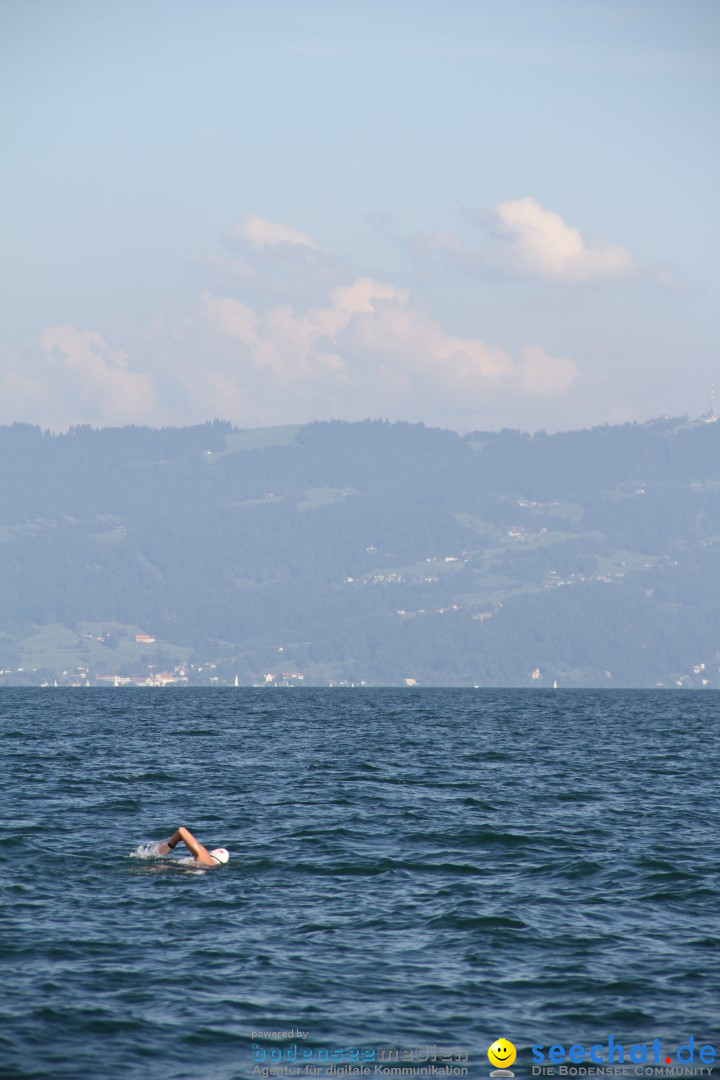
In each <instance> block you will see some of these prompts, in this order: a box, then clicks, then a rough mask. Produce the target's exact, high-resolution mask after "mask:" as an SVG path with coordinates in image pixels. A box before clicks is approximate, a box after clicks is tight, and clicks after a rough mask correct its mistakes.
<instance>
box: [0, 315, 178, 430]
mask: <svg viewBox="0 0 720 1080" xmlns="http://www.w3.org/2000/svg"><path fill="white" fill-rule="evenodd" d="M0 367H1V370H0V389H1V390H2V393H1V394H0V398H1V399H2V403H3V408H2V413H0V418H2V419H6V420H7V421H11V420H17V419H24V420H27V421H31V422H35V423H38V422H39V423H43V424H46V425H47V426H48V427H66V426H68V425H69V424H72V423H92V424H98V425H102V424H124V423H131V422H143V421H146V422H147V421H150V420H151V418H152V417H153V416H154V414H155V409H156V404H157V401H156V396H155V389H154V385H153V380H152V379H151V378H150V377H149V376H148V375H146V374H141V373H139V372H136V371H132V370H131V369H130V367H129V365H128V360H127V356H126V355H125V353H123V352H121V351H118V350H114V349H112V348H111V347H110V346H109V345H108V344H107V342H106V341H104V340H103V338H102V337H101V336H100V335H99V334H96V333H94V332H93V331H90V330H85V331H81V330H77V329H76V328H75V327H74V326H71V325H69V324H67V325H64V326H55V327H52V328H50V329H48V330H45V331H44V332H43V333H42V334H41V336H40V338H39V339H38V341H37V342H36V343H35V345H34V347H32V348H30V349H29V350H27V351H26V352H25V353H21V352H19V351H15V352H6V353H5V354H4V355H3V357H2V361H1V363H0Z"/></svg>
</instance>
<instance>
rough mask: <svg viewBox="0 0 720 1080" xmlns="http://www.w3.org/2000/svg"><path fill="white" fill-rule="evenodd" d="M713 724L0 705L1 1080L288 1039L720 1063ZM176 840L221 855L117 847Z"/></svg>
mask: <svg viewBox="0 0 720 1080" xmlns="http://www.w3.org/2000/svg"><path fill="white" fill-rule="evenodd" d="M719 706H720V695H719V694H717V693H714V692H707V693H695V692H690V691H682V692H678V693H672V692H662V691H661V692H617V691H616V692H600V691H598V692H594V691H568V692H565V691H561V690H559V691H555V692H552V691H549V692H543V691H537V692H536V691H530V692H526V691H492V690H479V691H473V690H467V691H466V690H451V691H445V690H428V691H423V690H420V691H415V690H402V691H400V690H397V691H394V690H387V691H382V690H377V691H376V690H349V691H343V690H324V691H323V690H319V691H314V690H304V691H301V690H288V691H283V690H215V691H200V690H199V691H194V690H187V691H172V690H164V691H152V690H149V691H132V690H94V689H87V690H53V689H47V690H7V689H6V690H3V691H0V714H1V717H2V720H1V730H2V744H1V745H2V753H3V756H4V769H3V785H2V796H1V797H2V800H3V802H4V804H5V810H4V813H3V844H2V849H1V858H2V889H1V892H0V903H1V912H0V918H1V920H2V947H1V951H0V961H1V964H2V973H3V974H2V981H1V983H0V1020H1V1023H0V1063H1V1064H0V1075H1V1076H3V1077H38V1078H42V1080H56V1078H57V1080H60V1078H72V1080H78V1078H85V1077H88V1078H90V1077H92V1078H93V1080H115V1078H120V1077H122V1078H128V1077H130V1078H135V1077H137V1078H141V1077H142V1078H143V1080H153V1078H163V1080H165V1078H181V1077H182V1078H189V1080H190V1078H191V1080H205V1078H213V1080H230V1078H238V1080H240V1078H241V1080H245V1078H250V1077H252V1076H253V1075H262V1072H255V1073H254V1072H253V1069H254V1068H256V1061H255V1060H254V1058H257V1057H258V1056H260V1055H261V1054H262V1052H263V1051H264V1052H265V1053H266V1059H265V1062H264V1063H263V1065H262V1066H261V1068H262V1067H264V1068H267V1066H268V1059H269V1055H270V1050H271V1048H273V1047H275V1053H276V1055H277V1054H279V1053H280V1051H281V1050H282V1049H283V1047H284V1052H285V1054H286V1056H290V1057H291V1058H292V1053H293V1051H292V1046H293V1044H295V1045H297V1044H298V1038H297V1036H296V1035H293V1036H292V1037H287V1038H285V1039H282V1038H281V1039H274V1040H273V1039H269V1040H268V1039H262V1038H258V1036H257V1035H255V1036H253V1032H258V1031H289V1030H291V1029H293V1030H295V1029H300V1030H301V1031H303V1032H307V1033H308V1034H307V1037H306V1039H305V1040H304V1042H303V1040H302V1039H301V1040H300V1044H301V1048H304V1049H305V1050H306V1051H307V1048H312V1054H313V1055H315V1056H314V1057H313V1060H315V1057H317V1056H320V1057H321V1056H322V1053H323V1052H324V1051H328V1052H331V1051H333V1050H334V1051H335V1054H336V1058H337V1056H338V1053H337V1051H338V1048H344V1049H347V1048H350V1049H352V1048H363V1047H364V1048H366V1049H367V1048H374V1049H375V1050H376V1051H377V1052H378V1053H379V1050H380V1049H383V1048H384V1049H385V1050H388V1049H389V1050H393V1049H398V1048H406V1049H407V1048H410V1050H412V1053H413V1055H415V1056H414V1057H413V1062H415V1061H416V1058H419V1057H420V1056H421V1055H422V1054H425V1055H426V1056H427V1055H429V1054H432V1053H435V1054H440V1051H441V1048H447V1047H453V1048H459V1050H460V1051H462V1052H464V1053H465V1055H466V1057H467V1060H466V1061H463V1062H462V1067H463V1068H465V1070H466V1072H465V1073H464V1075H467V1076H472V1077H476V1076H477V1077H480V1076H482V1077H485V1076H487V1075H488V1072H489V1069H490V1066H489V1063H488V1060H487V1056H486V1050H487V1047H488V1045H489V1044H490V1043H491V1042H493V1041H494V1040H495V1039H497V1038H498V1037H499V1036H503V1037H505V1038H506V1039H510V1040H511V1041H512V1042H513V1043H514V1044H515V1045H516V1047H517V1049H518V1058H517V1061H516V1063H515V1065H514V1070H515V1073H516V1075H517V1076H518V1077H527V1076H530V1067H531V1064H532V1060H531V1056H530V1047H531V1046H532V1045H534V1044H543V1046H545V1047H546V1048H547V1047H548V1046H549V1045H550V1044H551V1043H562V1044H564V1045H565V1047H566V1048H567V1047H568V1046H569V1045H570V1044H572V1043H578V1042H579V1043H582V1044H584V1045H585V1046H589V1045H590V1044H591V1043H602V1042H606V1041H607V1037H608V1035H610V1034H612V1036H613V1038H614V1040H615V1041H616V1042H618V1041H620V1042H624V1043H625V1044H630V1043H637V1042H649V1041H651V1040H652V1039H655V1038H660V1039H661V1040H662V1045H663V1048H665V1047H666V1046H669V1047H670V1048H671V1049H672V1051H673V1052H674V1048H675V1046H677V1045H678V1044H679V1043H681V1042H686V1041H687V1039H688V1037H689V1036H693V1037H694V1040H695V1045H696V1046H698V1045H699V1044H702V1043H712V1044H714V1045H715V1046H716V1047H718V1046H720V1038H719V1037H718V1035H719V1033H718V1027H719V1026H720V1025H718V1012H719V1010H718V1003H719V1002H720V949H719V946H720V902H719V899H720V892H719V889H720V830H719V827H718V822H719V821H720V795H719V785H718V780H719V778H720V752H719V750H718V740H717V730H718V707H719ZM180 824H184V825H187V826H188V827H189V828H190V829H192V831H193V832H194V833H195V834H196V835H197V836H198V838H199V839H200V840H202V841H203V842H204V843H206V844H207V845H208V846H210V847H213V846H219V845H224V846H226V847H228V848H229V849H230V850H231V852H232V859H231V861H230V863H229V864H228V866H226V867H221V868H217V869H213V870H210V871H207V872H203V873H198V872H197V870H196V869H195V868H193V867H190V866H188V865H187V864H186V863H184V862H182V861H180V859H179V858H177V857H175V856H173V857H171V858H165V859H160V858H138V857H136V856H135V857H133V856H131V853H132V852H134V851H137V849H138V847H139V846H140V845H142V844H147V843H149V842H151V841H155V840H159V839H161V838H162V837H166V836H168V835H169V834H170V833H171V832H172V831H173V830H174V829H175V827H176V826H178V825H180ZM178 854H179V851H178V853H176V855H178ZM254 1044H255V1045H254ZM428 1045H430V1046H436V1047H437V1048H438V1049H437V1050H436V1051H427V1050H425V1049H424V1048H425V1047H427V1046H428ZM258 1047H259V1048H260V1049H258ZM459 1056H460V1057H462V1053H461V1054H460V1055H459ZM343 1060H344V1061H345V1063H347V1062H348V1060H352V1058H351V1057H350V1058H349V1057H348V1056H347V1054H346V1056H345V1058H344V1059H343ZM376 1060H377V1059H376ZM695 1060H696V1061H697V1057H696V1058H695ZM286 1064H287V1063H286ZM436 1064H439V1063H437V1062H436ZM455 1066H456V1067H459V1062H458V1061H457V1060H456V1062H455ZM288 1067H289V1066H288ZM293 1067H295V1066H293ZM417 1067H418V1068H419V1065H418V1066H417ZM412 1068H413V1069H414V1068H416V1064H413V1065H412ZM285 1075H293V1073H287V1074H285ZM297 1075H306V1074H305V1072H304V1070H302V1069H300V1067H299V1066H298V1073H297ZM310 1075H312V1074H311V1073H310ZM314 1075H323V1076H324V1075H326V1072H325V1069H324V1067H323V1070H322V1072H317V1073H315V1074H314ZM328 1075H329V1074H328ZM406 1075H408V1076H411V1075H413V1072H412V1070H411V1069H410V1067H409V1066H408V1072H407V1074H406ZM418 1075H422V1074H418ZM458 1075H460V1074H458Z"/></svg>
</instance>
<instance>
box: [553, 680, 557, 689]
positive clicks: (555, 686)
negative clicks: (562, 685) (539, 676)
mask: <svg viewBox="0 0 720 1080" xmlns="http://www.w3.org/2000/svg"><path fill="white" fill-rule="evenodd" d="M553 690H557V679H553Z"/></svg>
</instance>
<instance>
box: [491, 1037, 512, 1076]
mask: <svg viewBox="0 0 720 1080" xmlns="http://www.w3.org/2000/svg"><path fill="white" fill-rule="evenodd" d="M516 1057H517V1050H516V1049H515V1047H514V1046H513V1044H512V1043H511V1042H509V1041H508V1040H507V1039H496V1040H495V1042H494V1043H493V1044H492V1046H489V1047H488V1058H489V1059H490V1064H491V1065H497V1067H498V1068H499V1069H507V1068H508V1067H509V1066H510V1065H512V1063H513V1061H514V1060H515V1058H516Z"/></svg>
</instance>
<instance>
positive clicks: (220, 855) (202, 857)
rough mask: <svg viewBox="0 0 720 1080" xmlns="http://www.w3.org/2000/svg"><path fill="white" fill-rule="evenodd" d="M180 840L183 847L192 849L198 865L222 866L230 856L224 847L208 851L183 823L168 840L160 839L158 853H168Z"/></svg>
mask: <svg viewBox="0 0 720 1080" xmlns="http://www.w3.org/2000/svg"><path fill="white" fill-rule="evenodd" d="M181 840H182V842H183V844H184V845H185V847H186V848H189V849H190V851H192V853H193V855H194V857H195V862H196V863H199V864H200V866H222V865H223V863H226V862H227V861H228V859H229V858H230V853H229V852H228V851H227V850H226V849H225V848H224V847H218V848H213V850H212V851H208V849H207V848H206V847H203V845H202V844H201V843H200V842H199V841H198V840H196V839H195V837H194V836H193V834H192V833H191V832H190V830H189V829H186V828H185V826H184V825H181V826H180V828H179V829H178V830H177V832H174V833H173V834H172V836H171V837H170V839H169V840H161V841H160V843H159V844H158V846H157V852H158V855H167V854H169V852H171V851H172V849H173V848H174V847H176V846H177V845H178V844H179V843H180V841H181Z"/></svg>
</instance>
